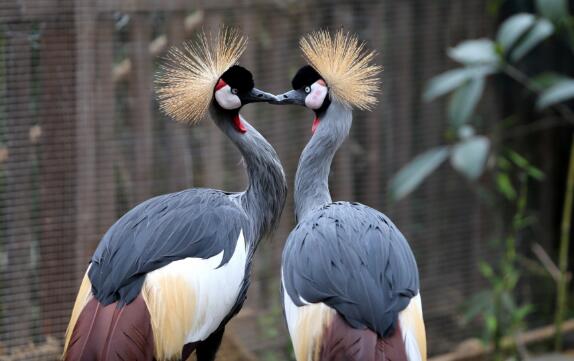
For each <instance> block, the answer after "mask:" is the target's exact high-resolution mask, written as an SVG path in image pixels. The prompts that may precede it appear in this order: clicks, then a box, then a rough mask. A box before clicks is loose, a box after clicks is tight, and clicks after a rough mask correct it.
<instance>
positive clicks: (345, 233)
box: [283, 202, 419, 336]
mask: <svg viewBox="0 0 574 361" xmlns="http://www.w3.org/2000/svg"><path fill="white" fill-rule="evenodd" d="M283 277H284V282H285V289H286V291H287V293H288V294H289V296H290V298H291V299H292V300H293V301H294V302H295V303H296V304H297V306H302V305H304V304H305V303H318V302H323V303H325V304H327V305H328V306H330V307H332V308H334V309H336V310H337V311H338V312H339V314H341V315H342V317H344V319H345V320H346V321H347V322H348V323H349V324H350V325H351V326H352V327H354V328H359V329H362V328H369V329H371V330H373V331H375V332H376V333H377V334H379V335H380V336H385V335H387V334H388V333H389V332H390V331H391V330H392V329H393V328H394V325H395V323H396V321H397V319H398V317H397V316H398V313H399V312H400V311H401V310H403V309H404V308H406V307H407V305H408V303H409V301H410V299H411V298H412V297H414V296H415V295H416V294H417V292H418V289H419V278H418V270H417V265H416V262H415V258H414V256H413V254H412V251H411V249H410V247H409V245H408V243H407V241H406V239H405V238H404V236H403V235H402V234H401V233H400V231H399V230H398V229H397V228H396V226H395V225H394V224H393V223H392V222H391V221H390V220H389V219H388V218H387V217H386V216H385V215H383V214H382V213H380V212H378V211H376V210H374V209H372V208H369V207H367V206H364V205H361V204H358V203H347V202H336V203H332V204H329V205H327V206H325V207H323V208H321V209H319V210H317V211H315V212H313V213H311V214H310V215H308V216H307V217H306V218H305V219H303V220H302V221H301V222H300V223H299V225H298V226H297V227H296V228H295V229H294V230H293V232H291V234H290V235H289V238H288V240H287V245H286V247H285V249H284V252H283Z"/></svg>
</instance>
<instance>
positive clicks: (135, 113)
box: [129, 12, 154, 202]
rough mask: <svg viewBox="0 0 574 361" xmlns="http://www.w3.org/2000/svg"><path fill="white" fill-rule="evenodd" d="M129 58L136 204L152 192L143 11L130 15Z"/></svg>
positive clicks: (149, 78)
mask: <svg viewBox="0 0 574 361" xmlns="http://www.w3.org/2000/svg"><path fill="white" fill-rule="evenodd" d="M131 21H132V22H133V23H132V24H131V26H132V27H131V32H130V36H131V41H130V42H131V44H130V45H131V46H130V59H131V62H132V66H133V68H132V72H131V76H130V79H129V92H130V94H129V114H130V121H131V125H132V126H133V129H134V131H135V132H134V144H135V152H134V156H135V158H134V165H135V169H134V176H133V179H134V186H135V188H136V189H135V192H134V193H135V196H136V201H137V202H141V201H142V200H144V199H146V198H149V197H150V196H151V195H152V193H153V174H154V173H153V163H154V162H153V145H154V141H153V134H152V132H153V114H152V110H151V103H150V99H151V98H152V95H153V93H152V84H153V75H152V72H153V68H152V61H151V57H150V55H149V50H148V49H149V43H150V40H151V21H150V18H149V14H148V13H146V12H134V13H132V14H131Z"/></svg>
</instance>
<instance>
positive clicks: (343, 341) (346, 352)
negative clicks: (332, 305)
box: [319, 314, 407, 361]
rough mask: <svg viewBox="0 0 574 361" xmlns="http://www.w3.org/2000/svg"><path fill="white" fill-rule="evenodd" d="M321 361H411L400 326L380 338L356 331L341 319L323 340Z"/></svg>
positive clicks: (372, 334)
mask: <svg viewBox="0 0 574 361" xmlns="http://www.w3.org/2000/svg"><path fill="white" fill-rule="evenodd" d="M319 360H320V361H407V355H406V351H405V345H404V342H403V339H402V336H401V330H400V328H399V326H398V322H397V327H396V328H395V330H394V331H393V333H392V335H390V336H389V337H385V338H380V337H378V336H377V334H376V333H375V332H373V331H371V330H369V329H367V328H365V329H362V330H361V329H356V328H352V327H351V326H349V324H348V323H347V322H346V321H345V320H344V319H343V318H342V317H341V316H340V315H339V314H336V315H335V316H334V317H333V320H332V322H331V323H330V324H329V326H327V328H326V329H325V332H324V334H323V338H322V345H321V353H320V357H319Z"/></svg>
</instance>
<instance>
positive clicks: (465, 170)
mask: <svg viewBox="0 0 574 361" xmlns="http://www.w3.org/2000/svg"><path fill="white" fill-rule="evenodd" d="M489 149H490V140H489V139H488V138H487V137H484V136H475V137H472V138H470V139H467V140H464V141H462V142H460V143H458V144H456V145H455V146H454V147H453V148H452V152H451V155H450V164H451V165H452V166H453V168H454V169H456V170H457V171H459V172H460V173H462V174H463V175H464V176H465V177H467V178H468V179H470V180H475V179H477V178H478V177H480V175H481V174H482V172H483V171H484V166H485V165H486V158H487V156H488V150H489Z"/></svg>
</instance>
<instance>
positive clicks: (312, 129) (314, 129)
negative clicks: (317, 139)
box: [311, 115, 319, 134]
mask: <svg viewBox="0 0 574 361" xmlns="http://www.w3.org/2000/svg"><path fill="white" fill-rule="evenodd" d="M318 126H319V117H318V116H316V115H315V119H313V126H312V127H311V132H313V134H315V131H316V130H317V127H318Z"/></svg>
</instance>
